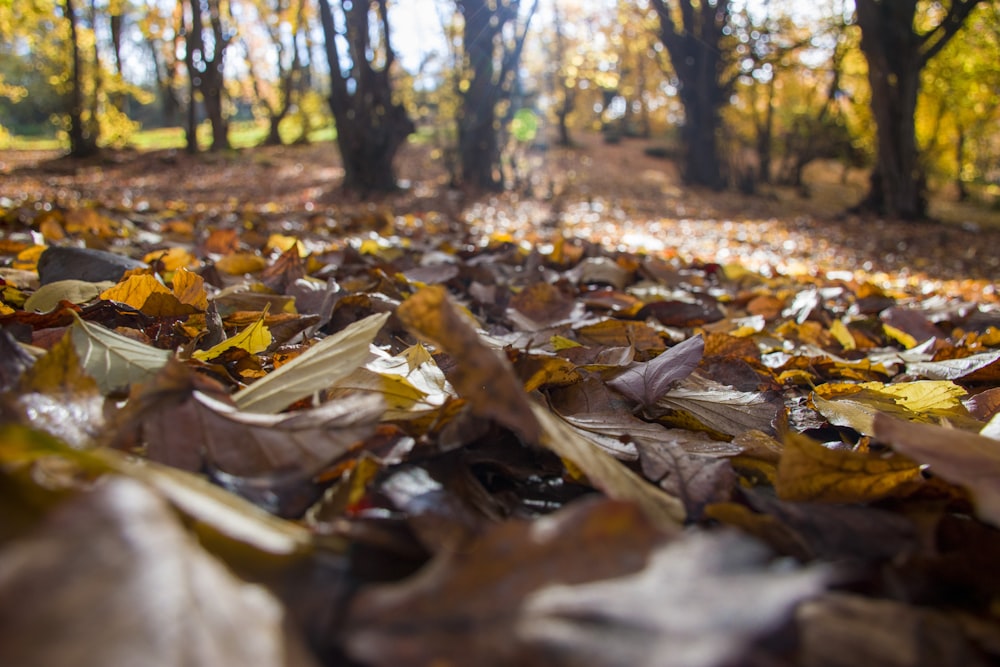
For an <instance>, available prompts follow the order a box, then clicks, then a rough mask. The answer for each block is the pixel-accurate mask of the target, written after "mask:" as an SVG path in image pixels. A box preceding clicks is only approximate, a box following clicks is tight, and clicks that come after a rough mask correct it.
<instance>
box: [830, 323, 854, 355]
mask: <svg viewBox="0 0 1000 667" xmlns="http://www.w3.org/2000/svg"><path fill="white" fill-rule="evenodd" d="M830 333H831V334H832V335H833V337H834V338H836V339H837V342H838V343H840V346H841V347H843V348H844V349H845V350H854V349H856V348H857V343H856V342H855V341H854V335H853V334H852V333H851V331H850V330H849V329H848V328H847V325H846V324H844V323H843V322H842V321H841V320H834V321H833V323H832V324H831V325H830Z"/></svg>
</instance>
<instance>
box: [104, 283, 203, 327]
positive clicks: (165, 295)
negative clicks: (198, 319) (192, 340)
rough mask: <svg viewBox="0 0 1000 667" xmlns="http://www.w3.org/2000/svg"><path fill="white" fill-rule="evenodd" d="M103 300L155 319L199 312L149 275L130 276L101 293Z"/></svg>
mask: <svg viewBox="0 0 1000 667" xmlns="http://www.w3.org/2000/svg"><path fill="white" fill-rule="evenodd" d="M101 298H102V299H105V300H107V301H117V302H118V303H124V304H125V305H127V306H131V307H132V308H135V309H136V310H139V311H141V312H143V313H144V314H146V315H151V316H153V317H183V316H185V315H190V314H191V313H194V312H196V311H197V308H195V307H194V306H192V305H190V304H186V303H181V302H180V300H178V298H177V297H176V296H174V293H173V292H171V291H170V290H169V289H167V287H166V286H165V285H164V284H163V283H161V282H160V281H159V280H157V279H156V277H155V276H151V275H149V274H148V273H143V274H133V275H130V276H129V277H128V278H126V279H125V280H123V281H122V282H120V283H118V284H117V285H115V286H114V287H111V288H109V289H106V290H104V291H103V292H101ZM206 307H207V304H206Z"/></svg>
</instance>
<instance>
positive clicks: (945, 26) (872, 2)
mask: <svg viewBox="0 0 1000 667" xmlns="http://www.w3.org/2000/svg"><path fill="white" fill-rule="evenodd" d="M917 1H918V0H858V2H857V15H858V25H859V26H861V50H862V52H863V53H864V54H865V58H866V59H867V60H868V80H869V82H870V84H871V89H872V112H873V114H874V116H875V124H876V126H877V140H878V161H877V164H876V167H875V169H874V170H873V172H872V178H871V186H870V189H869V192H868V195H867V197H866V198H865V200H864V201H863V202H862V203H861V204H860V205H859V208H861V209H863V210H872V211H876V212H879V213H884V214H885V215H888V216H891V217H897V218H902V219H906V220H918V219H922V218H924V217H926V215H927V200H926V196H925V187H926V179H925V176H924V171H923V166H922V165H921V163H920V154H919V151H918V149H917V139H916V128H915V122H914V114H915V112H916V108H917V96H918V93H919V92H920V72H921V70H922V69H923V68H924V66H925V65H926V64H927V62H928V61H929V60H930V59H931V58H932V57H933V56H934V55H936V54H937V53H938V52H939V51H940V50H941V49H942V48H943V47H944V45H945V44H946V43H947V42H948V41H949V40H950V39H951V37H953V36H954V35H955V33H956V32H958V30H959V28H960V27H961V26H962V23H963V22H964V21H965V19H966V17H968V15H969V12H971V11H972V9H973V7H975V5H976V4H978V2H979V0H954V1H953V2H952V3H951V5H950V6H949V7H948V10H947V12H946V14H945V16H944V18H943V19H942V20H941V22H940V23H939V24H937V25H936V26H934V27H932V28H931V29H930V30H928V31H926V32H923V33H920V32H917V31H916V28H915V26H914V21H915V18H916V15H917Z"/></svg>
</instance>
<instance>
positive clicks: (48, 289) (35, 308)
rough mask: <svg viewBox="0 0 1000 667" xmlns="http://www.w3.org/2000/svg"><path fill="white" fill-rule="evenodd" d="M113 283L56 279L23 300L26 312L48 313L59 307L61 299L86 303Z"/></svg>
mask: <svg viewBox="0 0 1000 667" xmlns="http://www.w3.org/2000/svg"><path fill="white" fill-rule="evenodd" d="M112 284H113V283H110V282H102V283H93V282H87V281H85V280H57V281H55V282H51V283H47V284H45V285H42V286H41V287H39V288H38V289H37V290H35V292H34V293H33V294H32V295H31V296H30V297H28V299H27V300H26V301H25V302H24V310H26V311H28V312H38V313H48V312H51V311H53V310H55V309H56V308H57V307H59V303H60V302H61V301H68V302H70V303H77V304H80V303H87V302H88V301H92V300H94V299H96V298H97V297H98V296H100V294H101V292H102V291H104V290H106V289H108V288H109V287H111V286H112Z"/></svg>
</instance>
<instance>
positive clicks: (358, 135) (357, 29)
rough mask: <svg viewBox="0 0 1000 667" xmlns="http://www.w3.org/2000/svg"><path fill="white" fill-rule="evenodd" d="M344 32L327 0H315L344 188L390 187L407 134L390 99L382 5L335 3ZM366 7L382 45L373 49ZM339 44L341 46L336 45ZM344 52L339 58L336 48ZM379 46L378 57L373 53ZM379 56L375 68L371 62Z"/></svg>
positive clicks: (405, 119)
mask: <svg viewBox="0 0 1000 667" xmlns="http://www.w3.org/2000/svg"><path fill="white" fill-rule="evenodd" d="M339 6H340V11H341V12H342V14H343V16H344V32H343V33H339V32H338V31H337V26H336V22H335V21H334V17H333V10H332V9H331V7H330V0H321V2H320V4H319V8H320V19H321V21H322V25H323V34H324V36H325V41H326V55H327V60H328V62H329V64H330V80H331V81H330V84H331V85H330V87H331V92H330V100H329V101H330V110H331V111H332V112H333V117H334V120H335V121H336V123H337V146H338V148H339V149H340V155H341V159H342V161H343V163H344V187H345V188H347V189H352V190H358V191H361V192H369V191H388V190H393V189H395V188H396V175H395V171H394V169H393V164H392V162H393V158H394V157H395V156H396V153H397V151H398V150H399V148H400V146H402V145H403V142H404V141H406V138H407V137H408V136H409V135H410V134H411V133H412V132H413V130H414V125H413V121H411V120H410V118H409V116H408V115H407V113H406V109H405V108H404V107H403V105H401V104H399V103H397V102H395V101H394V100H393V94H392V92H393V91H392V80H391V78H390V70H391V68H392V66H393V64H394V62H395V53H394V52H393V50H392V42H391V34H390V28H389V18H388V8H387V5H386V0H374V2H361V1H359V0H353V1H351V0H347V1H345V0H341V1H340V3H339ZM372 7H374V9H375V10H376V11H377V21H378V23H377V24H376V26H374V28H376V29H377V30H379V31H381V36H382V43H381V44H373V43H372V40H371V37H372V33H373V26H372V25H371V23H370V19H371V18H372ZM341 40H343V42H341ZM341 43H343V44H346V46H347V53H346V54H343V56H342V55H341V52H340V48H341V46H340V44H341ZM379 47H381V53H379ZM379 56H381V60H382V63H381V66H376V64H375V62H373V61H375V60H376V59H377V58H379Z"/></svg>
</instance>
